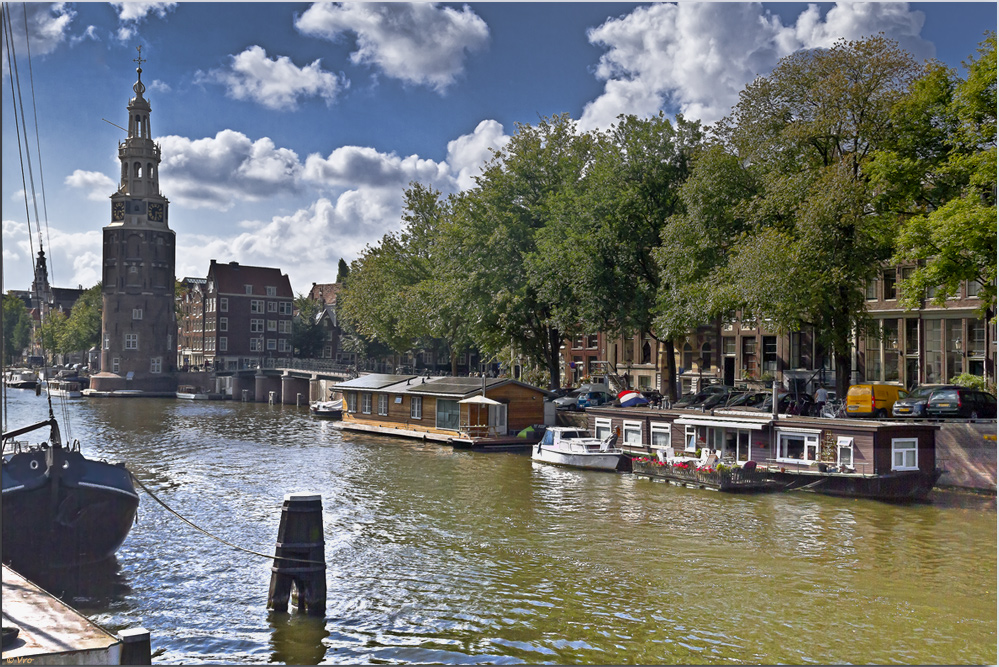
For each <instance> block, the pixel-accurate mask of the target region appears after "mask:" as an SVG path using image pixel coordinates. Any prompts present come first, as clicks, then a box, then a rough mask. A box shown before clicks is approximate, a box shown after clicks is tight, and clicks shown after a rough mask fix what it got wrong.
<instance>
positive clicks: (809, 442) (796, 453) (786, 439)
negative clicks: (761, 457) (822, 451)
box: [777, 431, 819, 463]
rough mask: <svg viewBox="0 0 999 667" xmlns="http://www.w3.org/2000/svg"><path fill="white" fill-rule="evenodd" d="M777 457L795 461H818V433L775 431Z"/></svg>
mask: <svg viewBox="0 0 999 667" xmlns="http://www.w3.org/2000/svg"><path fill="white" fill-rule="evenodd" d="M777 459H778V460H780V459H784V460H786V461H789V462H795V463H797V462H801V461H818V460H819V434H818V433H804V432H795V431H779V432H778V433H777Z"/></svg>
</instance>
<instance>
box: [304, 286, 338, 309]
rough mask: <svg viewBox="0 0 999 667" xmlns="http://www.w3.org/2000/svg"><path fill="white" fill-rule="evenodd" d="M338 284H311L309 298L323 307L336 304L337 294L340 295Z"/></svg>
mask: <svg viewBox="0 0 999 667" xmlns="http://www.w3.org/2000/svg"><path fill="white" fill-rule="evenodd" d="M341 287H342V285H341V284H340V283H312V289H311V290H309V298H310V299H312V300H313V301H319V302H320V303H322V304H323V305H324V306H331V305H333V304H335V303H336V297H337V294H339V293H340V288H341Z"/></svg>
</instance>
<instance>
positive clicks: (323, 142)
mask: <svg viewBox="0 0 999 667" xmlns="http://www.w3.org/2000/svg"><path fill="white" fill-rule="evenodd" d="M10 9H11V16H12V25H13V27H14V32H15V37H14V42H13V43H14V47H15V53H16V57H17V61H18V65H19V71H20V77H21V93H22V96H23V97H24V99H25V103H26V104H30V87H29V86H30V83H31V82H32V81H33V87H34V97H35V103H36V108H37V111H29V112H28V130H27V131H28V135H29V136H30V137H32V138H33V137H34V136H35V131H36V130H35V126H34V115H35V114H37V118H38V126H39V127H38V134H39V136H40V138H41V166H42V176H43V177H44V183H45V202H44V204H45V206H44V210H47V215H46V213H44V210H43V207H42V204H41V203H39V211H40V212H41V217H42V219H43V241H44V244H45V250H46V254H47V255H48V256H49V257H50V267H51V277H52V282H53V284H54V285H55V286H57V287H76V286H77V285H82V286H83V287H90V286H92V285H94V284H96V282H97V280H98V279H99V276H100V263H101V229H102V227H103V226H104V225H106V224H107V223H108V222H109V219H110V203H109V199H108V198H109V197H110V195H111V193H112V192H114V190H115V188H116V186H117V183H116V179H117V175H118V173H119V163H118V159H117V142H118V141H119V140H121V139H122V138H124V134H123V132H122V131H121V130H120V129H118V128H116V127H114V126H113V125H111V124H109V123H106V122H104V120H102V119H107V120H108V121H111V122H112V123H116V124H118V125H125V124H126V123H127V117H126V111H125V107H126V105H127V103H128V99H129V97H131V96H132V94H133V93H132V90H131V86H132V84H133V83H134V82H135V78H136V75H135V66H136V64H135V63H134V62H133V59H134V58H135V57H136V55H137V52H136V48H135V47H136V46H139V45H141V46H142V57H143V58H144V59H145V60H146V62H145V63H143V73H142V80H143V82H144V83H145V84H146V86H147V93H146V98H147V99H149V100H150V103H151V104H152V130H153V135H154V137H155V138H156V140H157V141H158V142H159V143H160V145H161V146H162V149H163V163H162V164H161V168H160V187H161V190H162V192H163V194H164V195H165V196H166V197H167V198H168V199H169V200H170V226H171V228H172V229H173V230H174V231H176V233H177V277H178V278H182V277H184V276H200V277H203V276H205V275H206V274H207V272H208V266H209V262H210V260H211V259H217V260H219V261H224V262H227V261H238V262H241V263H244V264H254V265H261V266H273V267H278V268H280V269H282V271H284V272H285V273H287V274H288V275H289V277H290V278H291V283H292V288H293V289H294V290H295V292H296V293H299V292H307V291H308V289H309V287H310V286H311V284H312V283H313V282H332V281H333V280H334V279H335V277H336V269H337V261H338V260H339V259H340V258H341V257H343V258H344V259H346V260H347V261H348V262H349V261H351V260H352V259H354V258H356V257H357V255H358V254H359V253H360V252H361V251H362V250H363V248H364V247H365V245H366V244H373V243H376V242H377V241H378V240H379V239H380V238H381V237H382V236H383V235H384V234H385V233H387V232H390V231H395V230H397V229H398V228H399V217H400V206H401V201H402V192H403V190H404V189H405V188H406V186H407V184H408V183H409V182H411V181H414V180H418V181H421V182H424V183H429V184H431V185H433V186H434V187H436V188H437V189H439V190H441V191H443V192H445V193H446V192H454V191H458V190H461V189H464V188H468V187H471V186H472V185H473V177H474V175H475V174H476V173H478V170H479V168H480V167H481V165H482V164H483V163H484V162H485V161H486V160H487V159H488V157H489V155H490V153H489V151H490V149H491V148H496V147H500V146H502V145H503V143H504V141H505V140H506V138H507V137H509V135H510V134H512V133H514V132H515V130H516V124H517V123H528V124H531V123H535V122H537V120H538V118H539V117H541V116H550V115H552V114H557V113H563V112H566V113H569V114H570V115H571V116H572V117H573V118H575V119H577V120H578V121H579V123H580V126H581V127H582V128H583V129H593V128H605V127H608V126H609V124H610V123H612V122H613V120H614V119H615V118H616V117H617V115H618V114H621V113H633V114H637V115H639V116H647V115H651V114H654V113H657V112H658V111H659V110H660V109H662V110H664V111H665V112H666V113H667V114H668V115H670V116H673V115H675V114H676V113H678V112H680V113H683V114H684V115H685V116H686V117H688V118H697V119H700V120H701V121H703V122H704V123H712V122H714V121H716V120H718V119H719V118H721V117H722V116H724V115H725V113H726V112H727V111H728V109H729V108H730V107H731V105H732V104H734V103H735V101H736V100H737V98H738V93H739V90H741V89H742V87H743V86H744V85H745V84H746V83H747V82H749V81H750V80H752V78H753V77H754V76H756V75H758V74H766V73H768V72H769V71H770V69H771V68H772V67H773V66H774V65H775V64H776V62H777V61H778V60H779V59H780V58H781V57H783V56H785V55H788V54H789V53H792V52H794V51H796V50H798V49H802V48H816V47H824V46H829V45H831V44H832V43H833V42H835V41H836V40H837V39H838V38H848V39H855V38H860V37H863V36H866V35H869V34H873V33H876V32H884V33H885V34H886V35H887V36H889V37H892V38H893V39H896V40H897V41H898V42H899V43H900V44H901V45H902V46H903V47H904V48H906V49H907V50H909V51H910V52H911V53H912V54H913V55H914V56H915V57H916V58H917V59H918V60H920V61H922V60H924V59H927V58H937V59H939V60H942V61H943V62H945V63H946V64H948V65H950V66H952V67H954V68H957V69H959V70H960V67H961V61H962V60H965V59H967V58H968V56H969V55H971V54H972V53H974V51H975V48H976V46H977V45H978V43H979V42H980V41H981V39H982V37H983V34H984V32H985V31H986V30H995V29H996V3H994V2H989V3H959V2H951V3H878V4H872V3H841V4H829V3H823V4H805V3H763V4H759V3H724V4H723V3H695V2H682V3H679V4H674V3H663V4H656V5H649V4H637V3H591V2H588V3H571V2H559V3H469V4H429V3H418V4H401V3H398V4H390V5H379V4H374V3H325V4H315V5H313V4H308V3H286V2H280V3H264V2H253V3H230V2H225V3H201V2H180V3H168V2H125V3H112V4H103V3H75V4H74V3H58V4H47V3H29V4H27V5H22V4H20V3H16V4H12V5H10ZM25 13H26V14H27V25H28V41H27V44H28V45H29V46H30V49H31V55H32V58H31V74H30V79H29V74H28V68H27V57H26V53H27V50H26V46H25V38H24V34H25V20H24V16H25ZM4 46H5V47H6V39H5V44H4ZM3 63H4V83H3V100H2V104H3V146H2V150H3V192H2V202H0V203H2V219H3V277H4V284H3V288H4V290H9V289H27V287H28V286H29V285H30V282H31V275H32V256H31V248H30V245H29V232H28V224H27V215H26V213H25V204H24V194H23V193H24V190H23V188H22V181H21V171H20V163H19V161H18V158H17V136H16V132H15V126H14V115H13V114H12V113H11V109H12V106H11V105H12V102H11V90H10V83H9V78H8V67H7V54H6V48H5V49H4V53H3ZM29 108H30V107H29ZM34 150H35V149H33V151H34ZM32 157H33V165H34V168H35V181H36V192H38V195H39V197H40V196H41V190H40V188H39V187H37V186H38V185H39V183H40V181H41V176H39V175H38V164H37V163H38V160H37V159H36V156H35V155H34V153H33V156H32ZM46 218H47V226H46V225H44V223H45V219H46ZM31 224H32V237H31V238H32V239H33V240H34V251H35V252H37V250H38V245H37V240H36V239H37V233H35V232H34V212H33V211H32V213H31ZM46 230H47V231H46Z"/></svg>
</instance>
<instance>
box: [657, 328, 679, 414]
mask: <svg viewBox="0 0 999 667" xmlns="http://www.w3.org/2000/svg"><path fill="white" fill-rule="evenodd" d="M662 343H663V345H665V346H666V350H665V351H664V352H663V354H664V355H665V357H666V359H665V362H666V363H665V364H663V366H664V368H663V369H662V370H661V371H660V372H661V375H662V377H661V379H660V382H659V385H660V386H659V393H661V394H662V395H663V396H665V397H666V398H667V399H669V402H670V403H675V402H676V399H677V398H678V396H677V393H676V346H675V345H674V344H673V339H672V338H670V339H667V340H664V341H662Z"/></svg>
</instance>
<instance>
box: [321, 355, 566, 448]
mask: <svg viewBox="0 0 999 667" xmlns="http://www.w3.org/2000/svg"><path fill="white" fill-rule="evenodd" d="M333 388H334V389H335V390H336V391H339V392H342V393H343V400H344V408H345V409H344V411H343V421H342V422H341V427H342V428H345V429H348V430H355V431H367V432H370V433H382V434H385V435H398V436H403V437H409V438H419V439H421V440H434V441H438V442H445V443H448V444H451V445H453V446H456V447H467V448H471V449H518V448H525V449H526V448H528V447H530V446H531V445H532V444H534V443H535V442H537V440H538V437H540V433H541V431H540V430H536V431H535V432H536V433H537V434H538V435H536V436H534V437H528V438H523V437H518V435H517V434H518V433H520V432H521V431H522V430H524V429H526V428H527V427H529V426H534V425H538V424H543V423H544V422H545V398H546V397H547V396H549V392H547V391H545V390H544V389H539V388H537V387H532V386H531V385H528V384H524V383H523V382H518V381H517V380H512V379H509V378H477V377H434V376H430V377H427V376H420V375H388V374H380V373H372V374H369V375H362V376H360V377H357V378H354V379H352V380H349V381H347V382H342V383H340V384H337V385H335V386H334V387H333Z"/></svg>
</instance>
